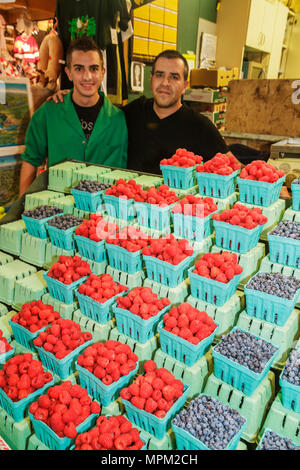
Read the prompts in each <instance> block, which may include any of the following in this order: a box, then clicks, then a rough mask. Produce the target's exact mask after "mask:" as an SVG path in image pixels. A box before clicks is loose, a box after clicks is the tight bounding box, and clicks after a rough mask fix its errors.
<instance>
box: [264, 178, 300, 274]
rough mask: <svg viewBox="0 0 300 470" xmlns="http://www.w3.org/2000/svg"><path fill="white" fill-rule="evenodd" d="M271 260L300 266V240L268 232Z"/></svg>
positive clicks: (294, 266)
mask: <svg viewBox="0 0 300 470" xmlns="http://www.w3.org/2000/svg"><path fill="white" fill-rule="evenodd" d="M299 186H300V185H299ZM267 237H268V242H269V252H270V261H271V262H272V263H279V264H284V265H285V266H291V267H293V268H298V269H299V268H300V240H294V239H293V238H285V237H279V236H277V235H271V234H270V233H268V235H267Z"/></svg>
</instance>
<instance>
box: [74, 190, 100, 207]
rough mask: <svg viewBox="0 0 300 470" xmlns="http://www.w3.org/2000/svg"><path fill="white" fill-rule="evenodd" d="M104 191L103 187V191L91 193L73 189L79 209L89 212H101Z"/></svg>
mask: <svg viewBox="0 0 300 470" xmlns="http://www.w3.org/2000/svg"><path fill="white" fill-rule="evenodd" d="M104 191H105V190H104V189H103V190H102V191H97V192H95V193H89V192H87V191H79V190H78V189H74V188H72V189H71V193H72V195H73V197H74V199H75V204H76V207H77V209H79V210H82V211H87V212H100V211H101V210H102V208H103V207H102V206H103V193H104Z"/></svg>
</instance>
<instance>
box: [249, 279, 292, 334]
mask: <svg viewBox="0 0 300 470" xmlns="http://www.w3.org/2000/svg"><path fill="white" fill-rule="evenodd" d="M244 293H245V298H246V311H247V314H248V315H250V316H252V317H256V318H259V319H260V320H264V321H267V322H269V323H273V324H275V325H278V326H283V325H285V323H286V321H287V320H288V319H289V317H290V315H291V314H292V312H293V310H294V308H295V306H296V303H297V302H298V299H299V295H300V280H298V279H296V278H295V277H294V276H286V275H284V274H281V273H264V272H262V271H259V272H258V273H256V274H255V275H254V276H253V277H252V278H251V279H250V280H249V281H248V283H247V284H246V286H245V288H244Z"/></svg>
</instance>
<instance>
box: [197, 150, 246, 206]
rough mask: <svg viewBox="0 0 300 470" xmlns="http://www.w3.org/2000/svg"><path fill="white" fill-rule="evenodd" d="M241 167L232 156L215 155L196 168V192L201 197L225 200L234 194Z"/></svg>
mask: <svg viewBox="0 0 300 470" xmlns="http://www.w3.org/2000/svg"><path fill="white" fill-rule="evenodd" d="M240 168H241V165H240V164H239V163H237V161H236V160H235V158H234V156H233V155H230V156H229V155H226V154H222V153H217V154H216V155H215V156H214V157H213V158H212V159H211V160H208V161H207V162H205V163H204V164H203V165H199V166H197V168H196V178H197V183H198V191H199V194H200V195H201V196H209V197H213V198H217V199H226V198H227V197H229V196H230V195H231V194H233V193H234V192H235V186H236V180H237V176H238V175H239V173H240Z"/></svg>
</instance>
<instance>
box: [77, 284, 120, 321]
mask: <svg viewBox="0 0 300 470" xmlns="http://www.w3.org/2000/svg"><path fill="white" fill-rule="evenodd" d="M126 293H127V291H124V292H120V293H119V294H117V295H115V296H114V297H112V298H111V299H108V300H107V301H106V302H104V303H100V302H97V301H96V300H94V299H92V298H91V297H89V296H87V295H84V294H80V293H79V292H78V291H77V292H76V297H77V299H78V302H79V308H80V310H81V313H83V315H86V316H87V317H89V318H91V319H92V320H94V321H96V322H97V323H103V324H104V323H107V322H108V321H109V320H111V319H112V316H113V312H112V308H111V307H112V305H113V303H114V302H115V301H116V298H117V297H119V296H123V295H125V294H126Z"/></svg>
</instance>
